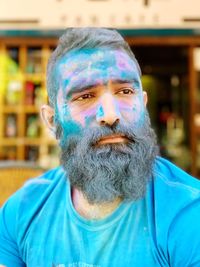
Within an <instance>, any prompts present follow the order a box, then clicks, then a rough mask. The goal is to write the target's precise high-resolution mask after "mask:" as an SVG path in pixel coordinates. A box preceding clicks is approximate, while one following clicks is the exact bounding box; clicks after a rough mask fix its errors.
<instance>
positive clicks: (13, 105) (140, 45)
mask: <svg viewBox="0 0 200 267" xmlns="http://www.w3.org/2000/svg"><path fill="white" fill-rule="evenodd" d="M80 26H97V27H98V26H104V27H110V28H116V29H118V30H119V31H120V33H121V34H122V35H123V36H124V37H125V39H126V40H127V42H128V43H129V44H130V46H131V49H132V50H133V52H134V53H135V55H136V58H137V59H138V61H139V64H140V66H141V69H142V71H143V77H142V82H143V88H144V90H146V91H147V92H148V95H149V101H148V109H149V112H150V116H151V119H152V124H153V126H154V128H155V130H156V132H157V135H158V139H159V144H160V148H161V154H162V155H163V156H165V157H166V158H168V159H170V160H171V161H172V162H174V163H175V164H177V165H178V166H180V167H181V168H183V169H185V170H186V171H188V172H189V173H191V174H192V175H194V176H196V177H200V155H199V154H200V1H199V0H190V1H183V0H74V1H69V0H43V1H39V0H14V1H13V0H1V1H0V169H2V171H6V169H9V170H10V169H11V168H13V172H14V175H11V174H10V173H8V172H7V176H6V174H5V172H4V174H3V172H1V171H0V187H1V193H2V192H4V193H5V192H7V193H6V194H7V195H8V194H10V191H12V190H15V188H16V187H18V186H19V184H20V183H22V182H23V180H24V178H22V176H23V175H22V174H21V172H20V173H19V175H18V176H19V177H18V176H17V175H16V173H17V168H18V169H19V167H20V168H21V167H23V168H24V169H25V168H27V167H28V169H29V171H30V170H31V171H32V170H33V169H34V170H35V173H36V172H38V173H40V172H41V171H43V170H46V169H50V168H52V167H55V166H57V165H58V164H59V150H58V148H57V145H56V142H55V140H54V138H53V137H52V136H50V134H49V132H48V131H47V130H46V129H45V127H43V125H42V123H41V120H40V115H39V107H40V106H41V104H43V103H47V93H46V89H45V87H46V77H45V72H46V64H47V61H48V58H49V55H50V53H51V52H52V50H53V49H54V48H55V46H56V43H57V40H58V37H59V36H60V35H61V34H62V32H63V30H64V29H65V28H66V27H80ZM35 173H34V174H35ZM29 174H30V172H29V173H28V174H27V173H26V174H25V176H27V177H26V178H28V177H30V175H29ZM34 174H33V175H34ZM31 175H32V173H31ZM13 176H14V178H13ZM6 177H7V178H6ZM9 187H10V188H11V189H12V190H11V189H9ZM7 195H6V196H7ZM0 203H1V201H0Z"/></svg>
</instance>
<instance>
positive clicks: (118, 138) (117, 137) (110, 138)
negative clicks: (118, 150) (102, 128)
mask: <svg viewBox="0 0 200 267" xmlns="http://www.w3.org/2000/svg"><path fill="white" fill-rule="evenodd" d="M128 141H130V140H129V138H127V137H126V136H125V135H122V134H113V135H107V136H104V137H102V138H101V139H99V140H98V142H97V145H104V144H119V143H127V142H128Z"/></svg>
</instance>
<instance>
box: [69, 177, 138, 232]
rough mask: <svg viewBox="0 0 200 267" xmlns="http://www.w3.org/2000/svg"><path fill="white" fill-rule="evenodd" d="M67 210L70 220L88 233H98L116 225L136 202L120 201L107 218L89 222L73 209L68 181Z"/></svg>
mask: <svg viewBox="0 0 200 267" xmlns="http://www.w3.org/2000/svg"><path fill="white" fill-rule="evenodd" d="M67 187H68V188H67V202H68V204H67V209H68V212H69V214H70V218H71V219H72V220H74V222H75V223H76V224H78V225H79V226H81V227H83V228H85V229H86V230H90V231H99V230H102V229H105V228H108V227H111V226H112V225H114V224H115V223H117V222H118V221H119V220H120V218H121V217H122V216H123V215H124V214H125V213H126V212H127V211H128V210H129V208H130V207H131V206H133V205H134V204H135V203H136V202H137V201H136V202H127V201H122V202H121V203H120V204H119V206H118V207H117V208H116V209H115V210H114V211H113V212H112V213H111V214H110V215H108V216H106V217H105V218H103V219H98V220H94V219H93V220H89V219H86V218H84V217H82V216H81V215H80V214H79V213H78V212H77V211H76V210H75V208H74V206H73V203H72V198H71V186H70V182H69V180H68V183H67Z"/></svg>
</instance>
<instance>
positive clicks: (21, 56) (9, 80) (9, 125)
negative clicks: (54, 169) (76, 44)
mask: <svg viewBox="0 0 200 267" xmlns="http://www.w3.org/2000/svg"><path fill="white" fill-rule="evenodd" d="M10 41H11V40H10ZM54 44H55V39H49V40H48V41H46V40H44V39H43V38H41V39H40V40H39V39H38V40H37V42H34V41H33V40H32V39H29V38H27V39H26V38H21V39H20V38H19V39H17V40H16V39H15V41H14V42H13V43H12V41H11V42H8V43H7V42H6V40H4V39H0V53H1V54H5V55H6V56H7V57H9V58H8V64H10V65H7V66H6V69H5V70H1V71H3V73H4V75H3V76H2V75H0V76H1V77H0V79H2V78H3V79H4V80H3V82H4V83H2V84H3V86H4V87H5V88H3V92H4V94H0V121H1V124H0V160H1V159H3V160H4V159H10V158H13V159H16V160H29V159H30V158H29V157H33V158H34V160H36V161H38V162H43V157H44V158H46V157H47V156H48V157H50V156H51V155H49V154H48V153H49V151H50V148H51V147H52V146H54V145H56V141H55V140H53V139H52V138H51V137H49V136H48V135H47V134H46V131H45V130H44V126H43V125H42V122H41V120H40V105H42V104H43V103H44V104H45V103H46V102H47V93H46V91H45V86H46V74H45V73H46V65H47V61H48V57H49V55H50V53H51V50H52V46H54ZM28 70H29V71H31V72H30V73H29V72H28ZM34 71H35V72H34ZM37 71H39V72H37ZM18 81H19V83H18ZM1 86H2V85H1ZM6 103H13V104H6ZM15 103H16V104H15ZM14 127H15V128H14ZM31 127H32V128H31ZM6 133H7V134H10V135H14V134H15V133H16V135H17V136H16V137H6V136H5V134H6ZM27 133H29V134H31V135H33V136H34V135H35V137H27V136H26V135H27ZM37 135H39V136H37ZM34 153H35V154H34ZM45 153H46V154H45ZM33 155H34V156H33ZM35 157H37V158H35ZM45 167H47V166H45ZM48 167H49V168H50V167H51V166H48Z"/></svg>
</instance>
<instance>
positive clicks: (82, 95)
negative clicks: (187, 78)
mask: <svg viewBox="0 0 200 267" xmlns="http://www.w3.org/2000/svg"><path fill="white" fill-rule="evenodd" d="M57 73H58V77H59V91H58V94H57V112H58V118H59V121H60V123H61V125H62V128H63V129H64V136H65V138H67V136H68V135H69V134H71V133H73V132H74V131H77V129H78V126H82V127H83V128H85V127H87V128H88V127H93V126H96V125H105V124H108V125H110V126H111V125H113V124H114V123H115V122H116V121H118V122H119V121H121V120H122V121H126V122H131V123H134V125H135V127H141V125H142V123H143V121H144V114H145V112H144V111H145V109H144V102H145V101H144V94H143V92H142V86H141V81H140V77H139V74H138V70H137V67H136V65H135V63H134V61H133V60H132V59H131V58H130V57H129V56H128V55H127V54H126V53H124V52H122V51H117V50H107V49H91V50H85V51H84V50H83V51H82V50H81V51H77V52H71V54H67V55H66V56H65V57H63V58H62V60H61V61H60V63H59V65H58V67H57ZM69 128H70V130H69ZM106 141H107V142H120V141H122V142H124V141H126V140H125V139H123V138H121V139H119V138H118V139H117V137H116V138H112V140H111V139H109V140H108V139H107V140H106ZM106 141H105V142H106Z"/></svg>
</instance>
